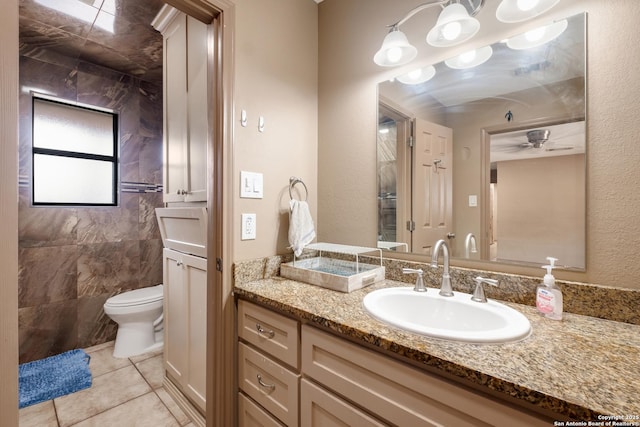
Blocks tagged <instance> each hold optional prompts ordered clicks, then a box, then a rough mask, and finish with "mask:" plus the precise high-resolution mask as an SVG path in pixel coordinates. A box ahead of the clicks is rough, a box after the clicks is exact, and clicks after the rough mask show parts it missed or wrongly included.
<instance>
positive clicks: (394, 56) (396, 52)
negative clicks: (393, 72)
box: [387, 47, 402, 62]
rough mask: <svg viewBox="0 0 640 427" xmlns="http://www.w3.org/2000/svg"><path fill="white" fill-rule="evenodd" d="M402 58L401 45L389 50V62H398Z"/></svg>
mask: <svg viewBox="0 0 640 427" xmlns="http://www.w3.org/2000/svg"><path fill="white" fill-rule="evenodd" d="M400 58H402V49H400V48H399V47H392V48H391V49H389V50H387V59H388V60H389V62H398V61H400Z"/></svg>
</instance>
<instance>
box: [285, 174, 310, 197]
mask: <svg viewBox="0 0 640 427" xmlns="http://www.w3.org/2000/svg"><path fill="white" fill-rule="evenodd" d="M296 184H302V186H303V187H304V192H305V197H304V201H305V202H306V201H307V200H308V199H309V190H308V189H307V185H306V184H305V183H304V182H303V181H302V180H301V179H300V178H296V177H295V176H292V177H291V178H289V197H290V198H291V200H293V192H292V190H293V187H295V186H296Z"/></svg>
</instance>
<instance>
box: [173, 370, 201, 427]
mask: <svg viewBox="0 0 640 427" xmlns="http://www.w3.org/2000/svg"><path fill="white" fill-rule="evenodd" d="M162 385H163V387H164V389H165V390H166V391H167V393H169V396H171V398H172V399H173V400H174V401H175V402H176V405H178V407H179V408H180V409H182V411H183V412H184V413H185V414H187V416H188V417H189V418H190V419H191V421H192V422H193V424H194V425H196V426H197V427H206V426H207V423H206V420H205V418H204V416H203V415H202V414H201V413H200V411H198V410H197V409H196V407H195V406H194V405H193V403H191V401H190V400H189V399H187V398H186V397H185V395H184V394H182V392H181V391H180V389H179V388H178V387H177V386H176V385H175V384H174V383H173V381H171V379H170V378H168V377H166V376H165V377H164V380H163V381H162Z"/></svg>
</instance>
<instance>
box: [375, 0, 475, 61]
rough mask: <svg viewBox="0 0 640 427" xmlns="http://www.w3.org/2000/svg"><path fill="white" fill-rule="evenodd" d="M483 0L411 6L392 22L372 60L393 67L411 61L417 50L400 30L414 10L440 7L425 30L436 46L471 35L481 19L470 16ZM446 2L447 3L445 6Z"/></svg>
mask: <svg viewBox="0 0 640 427" xmlns="http://www.w3.org/2000/svg"><path fill="white" fill-rule="evenodd" d="M484 1H485V0H465V1H464V2H462V3H460V2H459V0H431V1H429V2H427V3H424V4H421V5H419V6H416V7H415V8H413V9H411V10H410V11H409V12H408V13H407V14H406V15H405V16H404V18H402V19H401V20H399V21H398V22H396V23H395V24H391V25H389V26H388V27H389V28H390V30H389V33H388V34H387V35H386V37H385V38H384V41H383V42H382V47H380V50H378V52H376V54H375V56H374V57H373V62H375V63H376V64H378V65H380V66H382V67H394V66H399V65H404V64H407V63H409V62H411V61H412V60H413V59H414V58H415V57H416V55H417V54H418V50H417V49H416V48H415V47H414V46H412V45H411V44H410V43H409V41H408V39H407V36H406V35H405V34H404V33H403V32H402V31H400V25H402V24H404V23H405V22H406V21H407V20H408V19H409V18H411V17H412V16H413V15H415V14H416V13H418V12H420V11H422V10H424V9H427V8H429V7H432V6H441V7H443V10H442V12H440V15H439V16H438V20H437V22H436V25H435V26H434V27H433V28H432V29H431V31H429V33H428V34H427V43H429V44H430V45H432V46H436V47H448V46H455V45H457V44H460V43H463V42H465V41H467V40H469V39H470V38H471V37H473V36H474V35H475V34H476V33H477V32H478V30H479V29H480V22H479V21H478V20H477V19H475V18H473V16H475V15H476V14H477V13H478V12H479V11H480V9H482V6H483V5H484ZM445 5H446V6H445Z"/></svg>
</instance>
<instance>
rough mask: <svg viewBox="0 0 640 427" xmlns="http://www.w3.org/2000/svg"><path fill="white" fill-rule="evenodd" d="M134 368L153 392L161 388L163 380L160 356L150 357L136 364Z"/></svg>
mask: <svg viewBox="0 0 640 427" xmlns="http://www.w3.org/2000/svg"><path fill="white" fill-rule="evenodd" d="M136 368H138V370H139V371H140V373H141V374H142V376H143V377H144V379H145V380H147V382H148V383H149V385H150V386H151V388H153V389H154V390H155V389H157V388H160V387H162V380H163V379H164V363H163V360H162V355H161V354H160V355H158V356H155V357H152V358H151V359H146V360H143V361H142V362H138V363H136Z"/></svg>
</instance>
